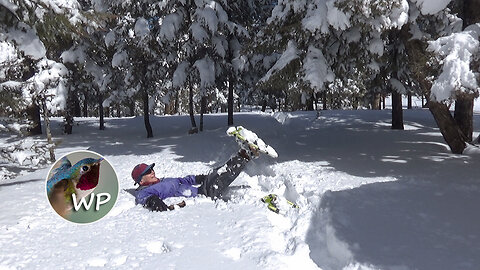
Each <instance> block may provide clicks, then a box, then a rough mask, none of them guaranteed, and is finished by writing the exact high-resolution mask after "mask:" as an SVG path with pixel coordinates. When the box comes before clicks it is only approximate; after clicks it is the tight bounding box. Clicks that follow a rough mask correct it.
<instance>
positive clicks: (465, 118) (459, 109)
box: [454, 96, 474, 142]
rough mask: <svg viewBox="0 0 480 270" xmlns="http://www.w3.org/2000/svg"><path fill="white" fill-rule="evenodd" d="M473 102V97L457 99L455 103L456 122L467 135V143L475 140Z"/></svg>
mask: <svg viewBox="0 0 480 270" xmlns="http://www.w3.org/2000/svg"><path fill="white" fill-rule="evenodd" d="M473 102H474V98H473V97H471V96H465V97H463V96H462V97H457V100H456V101H455V116H454V118H455V122H457V125H458V127H459V128H460V130H461V131H462V133H463V135H465V140H466V142H471V141H472V139H473Z"/></svg>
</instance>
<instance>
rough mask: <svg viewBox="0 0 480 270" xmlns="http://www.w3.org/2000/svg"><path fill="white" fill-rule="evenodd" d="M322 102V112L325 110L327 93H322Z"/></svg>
mask: <svg viewBox="0 0 480 270" xmlns="http://www.w3.org/2000/svg"><path fill="white" fill-rule="evenodd" d="M322 99H323V100H322V102H323V110H324V111H326V110H327V91H323V93H322Z"/></svg>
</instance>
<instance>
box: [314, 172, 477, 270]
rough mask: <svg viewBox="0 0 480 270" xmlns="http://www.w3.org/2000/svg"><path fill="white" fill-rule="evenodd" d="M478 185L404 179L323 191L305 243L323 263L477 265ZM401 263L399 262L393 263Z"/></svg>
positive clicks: (409, 266)
mask: <svg viewBox="0 0 480 270" xmlns="http://www.w3.org/2000/svg"><path fill="white" fill-rule="evenodd" d="M479 205H480V188H479V187H478V185H472V184H463V185H459V184H456V183H455V182H452V183H448V182H443V183H438V182H430V181H417V180H404V181H397V182H385V183H374V184H368V185H364V186H361V187H358V188H354V189H350V190H343V191H337V192H327V193H325V195H324V196H323V198H322V202H321V205H320V206H319V209H317V211H316V213H315V215H314V216H313V218H312V221H311V225H310V228H309V230H308V233H307V239H306V242H307V243H308V244H309V246H310V250H311V253H310V257H311V258H312V259H313V261H314V262H315V263H317V265H318V266H319V267H321V268H322V269H341V268H343V267H345V266H346V265H348V264H349V263H351V262H358V263H361V264H362V265H365V266H372V265H373V266H375V267H379V268H380V269H478V266H479V265H480V256H478V254H480V245H479V244H478V243H479V241H480V230H479V228H480V212H479V211H478V206H479ZM397 267H398V268H397Z"/></svg>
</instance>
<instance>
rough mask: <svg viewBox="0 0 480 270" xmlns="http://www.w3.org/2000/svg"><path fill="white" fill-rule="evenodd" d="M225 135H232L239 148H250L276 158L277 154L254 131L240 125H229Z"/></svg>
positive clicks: (248, 149)
mask: <svg viewBox="0 0 480 270" xmlns="http://www.w3.org/2000/svg"><path fill="white" fill-rule="evenodd" d="M227 135H229V136H234V137H235V140H236V141H237V142H238V144H239V145H240V147H241V148H243V149H245V150H247V151H250V150H252V148H253V149H254V150H257V151H259V152H260V153H263V154H266V155H269V156H270V157H272V158H277V157H278V154H277V152H276V151H275V149H273V147H271V146H270V145H268V144H266V143H265V142H264V141H263V140H262V139H260V138H259V137H258V135H257V134H255V132H253V131H251V130H248V129H246V128H244V127H242V126H236V127H230V128H228V129H227Z"/></svg>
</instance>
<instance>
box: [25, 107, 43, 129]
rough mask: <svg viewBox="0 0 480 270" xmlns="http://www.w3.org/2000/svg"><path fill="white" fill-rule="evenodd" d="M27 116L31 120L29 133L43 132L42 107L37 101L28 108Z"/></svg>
mask: <svg viewBox="0 0 480 270" xmlns="http://www.w3.org/2000/svg"><path fill="white" fill-rule="evenodd" d="M26 113H27V118H28V120H29V121H30V127H29V129H28V135H29V136H33V135H40V134H42V120H41V119H40V107H39V106H38V105H37V104H36V102H35V101H33V102H32V105H31V106H29V107H28V108H27V111H26Z"/></svg>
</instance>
